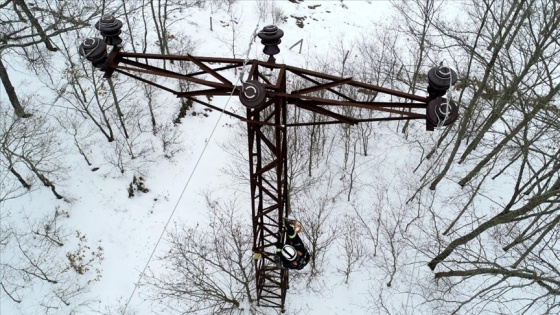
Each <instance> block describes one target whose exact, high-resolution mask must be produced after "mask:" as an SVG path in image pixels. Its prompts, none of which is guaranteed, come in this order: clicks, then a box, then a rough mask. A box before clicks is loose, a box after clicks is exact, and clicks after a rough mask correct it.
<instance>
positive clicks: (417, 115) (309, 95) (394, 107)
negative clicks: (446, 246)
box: [105, 51, 433, 130]
mask: <svg viewBox="0 0 560 315" xmlns="http://www.w3.org/2000/svg"><path fill="white" fill-rule="evenodd" d="M161 60H167V61H173V62H176V63H175V64H169V63H168V64H167V67H168V68H169V69H163V67H162V66H161ZM179 64H180V65H181V66H179ZM243 64H244V60H242V59H232V58H215V57H195V56H191V55H186V56H179V55H157V54H142V53H125V52H120V51H113V52H111V54H110V55H109V66H108V69H107V71H106V72H105V76H106V77H109V76H111V74H112V73H113V72H117V73H121V74H124V75H126V76H129V77H131V78H134V79H136V80H139V81H142V82H145V83H147V84H151V85H153V86H156V87H158V88H161V89H163V90H166V91H168V92H171V93H173V94H175V95H176V96H177V97H183V98H187V99H190V100H192V101H193V102H195V103H199V104H201V105H204V106H207V107H209V108H212V109H215V110H219V111H222V109H221V108H218V107H216V106H214V105H212V104H210V103H209V102H206V101H203V100H200V99H197V98H196V96H207V97H213V96H227V95H230V94H233V95H239V94H240V91H241V85H240V83H239V85H234V83H232V82H231V81H230V80H228V79H227V78H226V77H225V75H222V74H221V73H222V72H224V71H227V70H231V69H233V68H238V69H239V68H241V67H242V66H243ZM216 65H218V66H216ZM247 66H250V67H251V68H250V70H249V78H253V79H254V80H257V81H260V82H262V83H263V84H264V87H265V88H266V95H267V98H274V97H280V98H284V99H285V100H286V103H287V104H288V105H291V106H295V107H298V108H300V109H303V110H306V111H309V112H312V113H315V114H318V115H320V116H323V118H324V119H320V120H319V121H307V122H290V121H286V125H285V126H287V127H294V126H302V125H312V124H336V123H347V124H356V123H360V122H370V121H389V120H426V108H427V105H428V103H429V102H430V101H431V100H432V99H433V98H428V97H422V96H418V95H414V94H410V93H404V92H400V91H397V90H392V89H387V88H383V87H379V86H376V85H373V84H369V83H363V82H359V81H356V80H354V79H352V78H343V77H339V76H333V75H328V74H324V73H319V72H315V71H311V70H306V69H302V68H298V67H293V66H289V65H284V64H275V63H268V62H262V61H258V60H249V61H248V62H247ZM173 68H176V69H175V70H173ZM259 68H263V69H266V70H267V71H259V70H258V69H259ZM177 69H179V70H177ZM185 70H188V72H186V71H185ZM143 74H144V75H143ZM145 74H148V75H150V76H153V75H156V76H158V77H163V78H167V79H173V80H177V81H185V82H187V84H188V85H189V90H188V91H181V90H179V89H178V86H179V84H178V83H175V84H173V83H170V82H169V80H167V82H166V83H161V82H160V81H161V80H157V81H156V80H152V79H147V78H146V77H147V76H145ZM286 79H288V81H287V82H296V81H297V83H298V88H297V89H293V90H291V91H286V90H283V91H279V90H278V88H279V84H280V82H282V81H283V80H286ZM224 113H225V114H227V115H230V116H232V117H236V118H238V119H240V120H243V121H245V120H246V118H245V117H242V116H240V115H237V114H235V113H233V112H231V111H228V110H225V111H224ZM314 117H317V115H315V116H314ZM254 123H259V122H257V121H254ZM261 123H262V122H261ZM427 125H428V129H429V130H431V129H432V127H433V125H432V124H429V123H428V124H427Z"/></svg>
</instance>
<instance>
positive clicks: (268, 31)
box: [257, 25, 284, 60]
mask: <svg viewBox="0 0 560 315" xmlns="http://www.w3.org/2000/svg"><path fill="white" fill-rule="evenodd" d="M257 36H258V37H259V38H260V39H261V43H262V44H263V45H264V49H263V53H265V54H267V55H269V56H270V59H272V60H274V57H273V56H274V55H276V54H278V53H279V52H280V48H278V45H279V44H280V43H281V42H282V41H281V40H280V38H282V36H284V31H282V30H281V29H279V28H278V27H276V25H267V26H265V27H264V28H263V29H262V30H261V31H260V32H259V33H258V34H257Z"/></svg>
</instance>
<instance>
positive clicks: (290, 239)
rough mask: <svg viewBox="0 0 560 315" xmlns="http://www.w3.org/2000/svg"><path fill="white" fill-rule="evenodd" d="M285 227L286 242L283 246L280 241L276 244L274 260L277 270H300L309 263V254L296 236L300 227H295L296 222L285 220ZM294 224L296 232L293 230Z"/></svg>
mask: <svg viewBox="0 0 560 315" xmlns="http://www.w3.org/2000/svg"><path fill="white" fill-rule="evenodd" d="M284 224H285V226H286V236H285V240H286V242H285V243H284V244H283V243H282V242H281V241H278V243H276V256H275V257H274V260H275V262H276V265H277V266H278V267H279V268H288V269H297V270H301V269H303V267H305V266H306V265H307V263H308V262H309V258H310V255H309V252H308V251H307V249H306V248H305V245H304V244H303V242H302V241H301V238H300V237H299V235H298V234H297V233H298V231H299V230H301V225H299V226H297V224H298V223H297V221H294V220H288V219H286V220H285V223H284ZM294 224H296V226H297V228H298V231H296V228H294Z"/></svg>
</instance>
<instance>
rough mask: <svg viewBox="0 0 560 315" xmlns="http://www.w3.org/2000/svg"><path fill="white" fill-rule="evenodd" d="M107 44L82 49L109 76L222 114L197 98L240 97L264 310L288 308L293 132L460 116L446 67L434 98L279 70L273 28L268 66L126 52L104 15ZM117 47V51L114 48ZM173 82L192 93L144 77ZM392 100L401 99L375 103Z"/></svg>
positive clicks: (93, 41)
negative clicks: (294, 118) (233, 75)
mask: <svg viewBox="0 0 560 315" xmlns="http://www.w3.org/2000/svg"><path fill="white" fill-rule="evenodd" d="M95 26H96V28H97V29H98V30H99V31H100V32H101V35H102V36H103V37H104V38H103V39H99V38H88V39H86V40H85V41H84V42H83V43H82V44H81V45H80V48H79V51H80V54H81V55H82V56H84V57H85V58H86V59H87V60H89V61H91V62H92V63H93V66H94V67H96V68H99V69H100V70H101V71H103V72H104V77H105V78H109V77H111V75H113V73H115V72H116V73H119V74H122V75H126V76H128V77H131V78H133V79H135V80H138V81H141V82H144V83H146V84H150V85H152V86H155V87H157V88H160V89H163V90H165V91H168V92H170V93H173V94H175V95H176V96H177V97H179V98H186V99H188V100H190V101H192V102H195V103H198V104H201V105H204V106H207V107H209V108H211V109H214V110H218V111H222V109H221V108H218V107H216V106H214V105H212V104H210V103H209V102H207V101H204V100H201V99H198V98H196V97H197V96H206V97H209V98H210V97H213V96H228V95H235V96H239V99H240V101H241V103H242V104H243V105H244V106H245V108H246V113H245V116H241V115H238V114H236V113H233V112H230V111H226V110H223V112H224V113H225V114H227V115H229V116H231V117H235V118H237V119H239V120H241V121H244V122H246V124H247V131H248V149H249V155H248V157H249V172H250V187H251V200H252V216H253V253H254V256H253V257H254V264H255V271H256V275H255V276H256V293H257V301H258V305H259V306H264V307H273V308H279V309H280V310H281V311H283V310H284V304H285V300H286V292H287V288H288V281H289V273H288V270H287V269H279V268H277V267H276V265H275V263H274V260H273V259H274V255H275V244H276V242H277V241H278V240H279V239H280V238H281V236H282V232H283V227H282V224H281V222H282V220H283V218H284V217H285V216H286V214H287V213H286V209H287V203H288V195H287V191H288V189H287V188H288V187H287V151H288V150H289V149H290V148H287V141H286V137H287V131H288V129H289V128H297V127H298V126H306V125H324V124H350V125H354V124H358V123H367V122H373V121H393V120H421V121H424V122H425V123H426V129H427V130H434V127H436V126H447V125H449V124H451V123H452V122H454V121H455V120H456V119H457V117H458V108H457V106H456V104H455V103H454V102H453V101H452V100H448V99H446V98H443V97H442V96H444V95H445V94H446V92H447V90H448V89H449V88H450V87H451V85H453V84H455V82H456V81H457V74H456V72H455V71H453V70H452V69H450V68H447V67H442V66H439V67H434V68H432V69H431V70H430V71H429V72H428V81H429V82H428V83H429V86H428V94H429V96H428V97H423V96H418V95H413V94H409V93H405V92H401V91H397V90H392V89H388V88H383V87H380V86H376V85H372V84H368V83H363V82H358V81H355V80H353V79H352V78H343V77H338V76H334V75H329V74H325V73H320V72H316V71H311V70H306V69H302V68H298V67H293V66H290V65H285V64H277V63H276V61H275V59H274V55H276V54H278V53H279V52H280V49H279V48H278V44H280V42H281V37H282V36H283V34H284V33H283V32H282V30H280V29H278V28H277V27H276V26H273V25H270V26H266V27H264V28H263V29H262V30H261V31H260V32H259V33H258V37H259V38H260V39H261V42H262V44H264V46H265V48H264V50H263V52H264V54H266V55H268V56H269V57H268V60H267V61H261V60H243V59H234V58H216V57H202V56H191V55H186V56H181V55H162V54H145V53H129V52H124V51H122V49H121V48H122V45H121V42H122V40H121V39H120V38H119V35H120V33H121V28H122V22H120V21H119V20H116V19H115V18H113V17H112V16H104V17H102V18H101V20H100V21H99V22H98V23H97V24H96V25H95ZM108 45H109V46H112V50H111V52H110V53H108V51H107V46H108ZM161 60H168V61H182V62H188V63H190V64H191V65H192V66H193V68H195V69H197V70H196V71H193V72H190V73H181V72H177V71H171V70H167V69H164V68H163V67H161V66H158V62H160V61H161ZM244 66H250V70H249V72H248V78H249V80H247V81H245V82H243V84H242V85H234V83H232V82H231V81H229V80H228V79H226V78H225V77H224V76H223V75H221V74H220V73H222V72H224V71H230V70H231V69H233V68H239V67H244ZM141 74H148V75H150V76H152V77H153V76H157V77H166V78H173V79H177V80H183V81H187V82H190V83H191V85H192V86H193V88H192V89H190V90H189V91H178V90H175V89H173V88H170V87H168V86H164V85H161V84H158V83H156V82H154V81H152V80H148V79H145V78H143V77H141V76H140V75H141ZM290 76H296V77H299V78H300V79H301V80H302V81H304V82H305V85H306V86H307V87H305V88H302V89H298V90H288V89H287V83H286V82H287V79H288V77H290ZM357 90H359V91H360V92H361V93H363V94H364V95H376V97H374V98H373V100H371V101H360V100H359V99H357V97H355V96H352V95H355V93H350V92H352V91H353V92H356V91H357ZM381 95H389V96H391V99H396V100H397V101H391V102H388V101H375V98H382V97H381ZM288 106H295V107H298V108H300V109H303V110H307V111H309V112H312V113H315V114H317V115H321V116H323V117H324V118H326V120H321V121H309V122H305V123H301V122H300V123H293V122H291V121H290V117H288ZM347 108H359V109H361V110H362V111H364V110H365V111H371V112H375V113H376V115H375V117H374V118H360V117H352V116H351V115H348V114H345V111H344V109H347ZM368 117H372V116H368Z"/></svg>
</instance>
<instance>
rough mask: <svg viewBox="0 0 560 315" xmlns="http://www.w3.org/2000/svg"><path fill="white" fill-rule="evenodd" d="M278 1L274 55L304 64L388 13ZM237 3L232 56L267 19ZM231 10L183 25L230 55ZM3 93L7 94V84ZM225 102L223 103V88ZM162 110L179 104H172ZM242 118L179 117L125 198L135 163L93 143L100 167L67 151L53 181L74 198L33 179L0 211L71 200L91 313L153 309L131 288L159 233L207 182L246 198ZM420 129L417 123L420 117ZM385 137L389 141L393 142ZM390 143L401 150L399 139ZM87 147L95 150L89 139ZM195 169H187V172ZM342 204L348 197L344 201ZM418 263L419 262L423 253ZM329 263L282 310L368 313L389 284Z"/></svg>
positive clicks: (380, 4) (21, 73)
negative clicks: (94, 266) (106, 154)
mask: <svg viewBox="0 0 560 315" xmlns="http://www.w3.org/2000/svg"><path fill="white" fill-rule="evenodd" d="M276 4H277V5H279V6H281V7H282V9H283V10H284V13H285V15H286V16H288V21H287V22H286V23H282V24H280V25H279V27H280V28H282V29H283V30H284V32H285V36H284V38H283V39H282V44H281V46H280V48H281V53H280V55H278V56H277V62H278V63H289V64H292V65H296V66H301V67H305V66H307V65H306V63H307V62H308V58H306V56H313V55H315V54H319V55H328V54H329V48H330V47H332V45H333V44H334V43H336V42H338V41H341V40H342V41H346V42H347V43H349V42H350V41H351V40H352V39H354V38H357V37H359V36H361V35H363V34H364V33H367V32H368V30H370V29H372V28H373V27H375V23H383V22H385V21H387V20H388V19H389V17H390V16H391V13H392V12H391V11H390V3H389V2H388V1H343V2H342V1H304V2H301V3H299V4H294V3H290V2H288V1H282V2H281V1H277V2H276ZM313 5H320V6H319V7H316V8H314V9H310V8H309V6H313ZM234 12H237V15H236V16H238V17H239V19H240V23H239V25H238V27H239V28H238V30H237V32H238V34H239V37H238V39H236V41H237V45H238V50H237V54H236V56H235V57H238V58H244V57H245V56H244V55H243V54H244V52H245V50H246V47H247V44H248V40H249V38H250V34H251V33H252V32H253V31H254V29H255V26H256V25H257V23H258V24H259V25H260V28H262V27H263V26H265V25H267V23H270V21H258V16H257V15H256V13H255V2H254V1H238V2H237V6H236V11H234ZM208 16H212V17H213V21H214V24H213V28H214V31H213V32H211V31H210V30H209V25H208V24H209V21H208ZM296 17H297V18H300V19H302V18H304V19H303V24H304V27H303V28H300V27H298V26H296V24H295V21H296V19H295V18H296ZM229 19H230V17H229V16H228V13H227V12H226V11H225V10H224V9H220V10H217V11H216V12H214V13H210V12H209V8H207V9H205V10H200V11H196V10H194V11H192V12H189V18H188V20H189V21H188V23H186V21H185V23H184V27H186V28H188V29H189V32H188V33H189V35H190V36H192V38H193V39H194V40H195V41H196V42H197V43H199V45H198V49H197V52H196V54H197V55H203V56H231V52H229V51H228V48H227V45H226V44H224V39H225V38H228V36H230V35H231V29H230V28H228V27H222V26H221V25H220V22H219V21H229ZM124 37H126V36H124ZM220 39H221V40H220ZM301 39H303V51H302V54H299V53H298V49H299V48H297V47H296V48H294V49H292V50H289V49H288V48H289V47H291V46H292V45H293V44H295V43H296V42H297V41H299V40H301ZM125 41H126V39H125ZM152 48H153V52H157V51H156V48H155V46H153V47H152ZM261 50H262V45H260V43H258V41H257V42H256V43H255V44H254V45H253V46H252V49H251V52H250V56H249V57H250V58H259V59H264V56H263V54H262V53H261ZM8 64H9V67H10V68H9V69H10V71H12V72H14V73H17V74H16V75H13V80H14V83H15V84H14V85H15V86H16V88H18V89H21V87H22V86H27V85H32V86H33V87H34V91H33V92H34V93H37V94H38V95H46V99H52V98H53V96H52V95H50V94H49V93H51V92H50V91H49V90H48V89H46V88H44V87H43V86H42V83H41V82H39V81H38V80H37V79H36V78H35V76H34V75H33V74H31V73H30V72H29V71H27V70H26V69H25V68H24V67H23V66H22V65H17V64H14V63H13V62H8ZM96 76H98V77H99V78H100V77H101V74H100V73H99V72H96ZM232 78H233V76H232ZM121 88H122V87H121ZM2 93H4V90H2ZM1 97H2V99H3V100H4V99H5V94H2V95H1ZM139 97H140V96H139ZM164 97H168V96H164ZM221 102H222V104H225V102H227V98H224V99H223V100H221ZM2 104H3V105H2V106H6V104H7V103H6V102H5V101H3V103H2ZM175 104H176V103H175ZM227 109H228V110H238V111H239V110H241V105H240V103H239V101H238V100H237V99H235V98H233V99H232V100H230V101H229V103H228V104H227ZM57 110H60V109H57V108H55V107H53V108H51V109H48V110H45V111H46V112H48V113H51V115H52V114H54V113H55V112H57ZM167 110H170V111H175V110H176V105H174V106H171V107H170V108H168V109H167ZM389 124H391V123H389ZM214 126H217V128H216V130H215V133H214V134H213V135H212V130H213V128H214ZM232 126H233V127H232ZM240 126H241V127H240ZM242 126H243V125H242V124H241V125H239V124H236V122H235V121H234V120H232V119H231V118H229V117H228V116H226V115H224V116H220V115H219V113H216V111H214V112H213V113H211V114H210V115H209V117H201V116H200V115H199V116H196V117H190V116H189V117H185V118H184V119H183V123H182V124H180V125H179V127H178V128H180V129H181V132H182V134H183V136H184V145H185V151H184V152H182V153H179V154H178V155H177V156H176V157H175V158H174V159H173V160H169V159H165V158H162V157H161V156H157V155H154V156H152V157H151V158H150V159H151V160H153V162H152V163H148V164H146V165H144V166H142V171H143V172H142V176H143V177H144V178H145V179H146V185H147V187H148V188H149V189H150V191H149V192H148V193H137V195H136V196H135V197H133V198H129V197H128V195H127V191H126V188H127V187H128V185H129V184H130V181H131V178H132V175H133V172H127V173H125V174H122V175H121V174H119V173H118V172H115V170H114V169H112V168H111V166H110V165H109V164H108V163H106V162H103V159H102V158H101V157H100V156H102V153H100V152H95V153H92V154H93V155H94V156H95V155H96V158H95V161H96V163H95V165H93V166H96V167H100V170H98V171H96V172H92V171H91V170H90V169H91V167H89V168H88V167H84V165H85V163H84V161H83V158H82V157H80V156H79V155H77V154H73V155H69V156H68V160H67V162H68V165H70V166H71V170H70V171H69V172H68V176H67V178H66V179H61V180H57V181H56V183H57V187H58V188H59V190H60V192H61V193H62V194H63V195H64V196H66V197H67V198H68V200H70V202H65V201H61V200H57V199H56V198H54V196H53V195H52V194H51V192H50V191H49V190H48V188H46V187H40V186H39V185H38V184H37V183H36V184H35V186H34V191H33V192H32V193H30V194H26V195H24V196H22V197H20V198H17V199H14V200H9V201H7V202H5V203H4V204H3V205H2V212H3V213H8V212H9V213H11V215H12V219H11V220H14V221H17V218H20V217H21V216H22V215H23V214H24V213H25V214H26V215H29V216H34V217H40V215H41V214H42V213H48V212H50V211H52V210H53V209H54V208H55V207H60V208H62V209H65V210H67V211H68V212H69V213H70V218H69V219H67V220H66V221H65V225H66V226H67V227H68V228H69V229H70V230H76V229H77V230H79V231H81V232H82V233H83V234H85V235H87V238H88V240H89V241H90V243H92V244H100V245H101V246H102V247H103V249H104V258H105V259H104V261H103V263H102V265H101V269H102V278H101V280H100V281H99V282H94V283H92V284H91V287H90V288H91V292H89V293H88V297H89V298H91V299H94V300H95V301H97V302H96V303H94V304H92V305H91V307H90V311H91V313H94V312H96V311H97V312H103V311H105V310H106V308H107V307H115V305H120V306H121V307H122V305H124V304H125V303H128V299H129V297H131V299H130V302H129V303H128V304H129V306H128V310H129V311H133V312H135V314H152V313H153V310H152V308H151V305H152V304H150V302H147V301H145V300H144V299H143V298H142V297H141V294H140V292H141V290H142V287H139V288H138V289H137V290H136V291H135V292H134V294H133V291H134V289H135V284H136V283H137V282H138V281H139V277H140V274H141V272H142V271H143V270H144V269H145V267H146V264H147V262H148V261H149V258H150V257H151V255H152V251H154V249H155V250H156V251H155V252H156V256H157V253H161V250H162V248H165V244H164V243H165V242H164V241H161V242H160V238H161V236H162V233H164V228H165V227H167V226H168V223H169V224H170V225H173V224H174V223H176V222H187V223H188V224H195V223H197V222H204V220H205V219H204V213H205V210H204V207H205V203H204V200H203V197H202V196H201V192H202V191H204V190H207V189H209V188H220V187H224V190H228V189H229V190H230V191H231V189H232V188H234V189H235V190H236V191H237V193H238V194H239V195H241V196H243V197H245V198H248V196H249V191H248V189H247V187H242V186H235V187H232V184H231V183H232V181H234V179H232V178H231V177H228V176H227V175H224V173H223V172H222V170H223V169H224V168H227V167H228V165H229V164H230V162H231V161H230V159H231V158H232V157H231V156H229V155H228V154H227V153H226V152H224V149H223V145H224V144H226V143H228V142H231V141H234V139H233V138H234V135H235V133H236V132H241V131H240V130H239V128H242ZM378 126H379V128H382V127H381V126H380V125H376V127H375V128H377V127H378ZM419 129H420V130H422V128H421V127H420V128H419ZM380 133H381V131H380ZM389 134H390V132H389ZM434 137H435V136H434ZM207 142H208V143H207ZM206 144H207V147H205V145H206ZM378 144H379V143H378ZM68 145H69V146H71V144H68ZM380 145H382V144H380ZM388 147H389V148H391V145H388ZM391 149H395V150H398V148H397V147H392V148H391ZM92 150H94V151H95V146H93V149H92ZM371 151H375V149H374V148H373V149H371ZM202 154H203V155H202ZM373 154H375V152H374V153H373ZM201 155H202V157H201ZM389 156H392V158H394V159H395V165H397V164H399V165H401V164H402V165H406V167H411V165H408V164H407V163H400V162H399V153H398V152H397V153H392V154H389ZM199 157H201V158H200V163H199V164H198V165H196V163H197V160H198V159H199ZM381 158H384V156H381V157H380V159H381ZM372 159H373V157H372ZM372 164H373V163H372ZM195 165H196V168H195ZM370 165H371V164H370ZM93 166H92V167H93ZM371 166H372V167H371V170H370V172H364V173H363V174H360V175H359V176H358V178H359V179H360V178H361V179H362V180H363V181H364V182H365V181H367V178H366V177H367V176H375V175H372V174H374V173H376V172H379V171H380V170H379V169H378V168H376V166H375V165H371ZM379 167H381V166H379ZM381 172H382V173H383V174H387V175H391V174H390V173H389V172H388V171H387V172H386V171H383V170H381ZM135 174H136V173H135ZM191 175H192V179H190V177H191ZM391 176H392V177H396V176H397V175H395V174H393V175H391ZM189 179H190V181H189ZM187 184H188V186H187ZM362 192H364V191H362ZM343 199H344V198H343ZM341 204H343V205H346V206H347V205H348V203H344V202H342V203H341ZM168 220H170V221H168ZM247 220H250V218H247ZM304 225H305V222H304ZM156 244H157V245H158V247H157V248H156ZM415 258H416V257H415ZM150 263H151V264H150V265H149V267H151V266H152V265H154V266H156V265H157V263H155V261H151V262H150ZM418 263H419V264H420V263H422V264H424V262H418ZM331 264H332V265H327V271H326V272H325V276H323V277H321V278H320V283H319V284H315V285H314V287H313V288H312V289H308V288H306V287H305V285H304V284H303V283H295V284H294V285H293V287H292V288H290V290H289V291H288V294H289V296H288V299H287V303H286V306H287V309H288V314H292V313H293V312H294V311H297V312H298V314H310V315H311V314H349V313H350V314H365V313H367V311H366V310H365V309H364V305H367V304H368V300H370V299H375V297H372V296H369V294H368V290H369V288H372V287H373V288H374V290H381V289H387V288H386V284H385V283H386V281H387V279H385V278H384V277H376V278H370V277H369V276H368V274H369V273H366V272H356V273H354V274H353V275H352V276H351V277H350V281H349V283H348V284H343V283H342V278H341V277H340V275H339V274H338V273H337V272H336V266H335V263H332V262H331ZM362 271H363V268H362ZM402 277H408V275H403V276H402ZM410 277H411V278H412V276H410ZM39 292H40V291H39ZM131 295H132V296H131ZM399 299H402V301H405V302H406V301H407V299H408V296H403V297H400V298H399V297H395V300H396V301H398V300H399ZM26 305H29V304H26ZM395 308H398V307H395ZM264 311H265V312H267V314H274V313H275V312H276V310H272V309H269V310H264ZM1 313H2V314H32V313H31V312H30V310H29V309H28V308H25V307H24V306H17V305H14V303H5V302H3V303H2V307H1Z"/></svg>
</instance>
